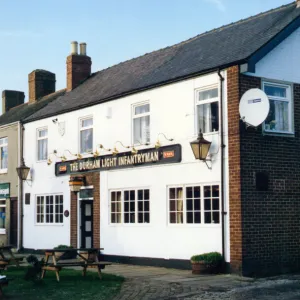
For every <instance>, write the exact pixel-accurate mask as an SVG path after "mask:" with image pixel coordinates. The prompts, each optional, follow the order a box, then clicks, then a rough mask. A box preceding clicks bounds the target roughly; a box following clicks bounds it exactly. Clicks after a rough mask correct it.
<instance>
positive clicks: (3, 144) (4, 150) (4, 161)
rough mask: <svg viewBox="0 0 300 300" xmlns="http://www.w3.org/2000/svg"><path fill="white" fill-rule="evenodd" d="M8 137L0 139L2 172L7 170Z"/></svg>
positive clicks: (0, 167) (0, 166)
mask: <svg viewBox="0 0 300 300" xmlns="http://www.w3.org/2000/svg"><path fill="white" fill-rule="evenodd" d="M7 147H8V144H7V137H5V138H1V139H0V172H6V171H7V164H8V157H7Z"/></svg>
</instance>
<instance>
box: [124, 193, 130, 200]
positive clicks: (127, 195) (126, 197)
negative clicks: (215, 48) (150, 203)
mask: <svg viewBox="0 0 300 300" xmlns="http://www.w3.org/2000/svg"><path fill="white" fill-rule="evenodd" d="M124 200H125V201H128V200H129V191H125V192H124Z"/></svg>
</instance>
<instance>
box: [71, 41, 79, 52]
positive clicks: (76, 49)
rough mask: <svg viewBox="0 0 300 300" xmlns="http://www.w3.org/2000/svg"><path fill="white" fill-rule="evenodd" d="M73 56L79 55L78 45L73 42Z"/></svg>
mask: <svg viewBox="0 0 300 300" xmlns="http://www.w3.org/2000/svg"><path fill="white" fill-rule="evenodd" d="M71 55H78V43H77V42H76V41H74V42H71Z"/></svg>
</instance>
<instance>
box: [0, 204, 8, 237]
mask: <svg viewBox="0 0 300 300" xmlns="http://www.w3.org/2000/svg"><path fill="white" fill-rule="evenodd" d="M2 201H5V204H2V203H1V202H2ZM6 201H7V199H6V198H0V207H4V208H5V223H4V228H0V234H6V214H7V211H6V209H7V205H6Z"/></svg>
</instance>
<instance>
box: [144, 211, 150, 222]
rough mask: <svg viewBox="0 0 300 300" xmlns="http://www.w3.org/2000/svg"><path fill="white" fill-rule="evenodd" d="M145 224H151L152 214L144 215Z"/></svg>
mask: <svg viewBox="0 0 300 300" xmlns="http://www.w3.org/2000/svg"><path fill="white" fill-rule="evenodd" d="M144 222H145V223H150V214H149V213H145V214H144Z"/></svg>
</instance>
